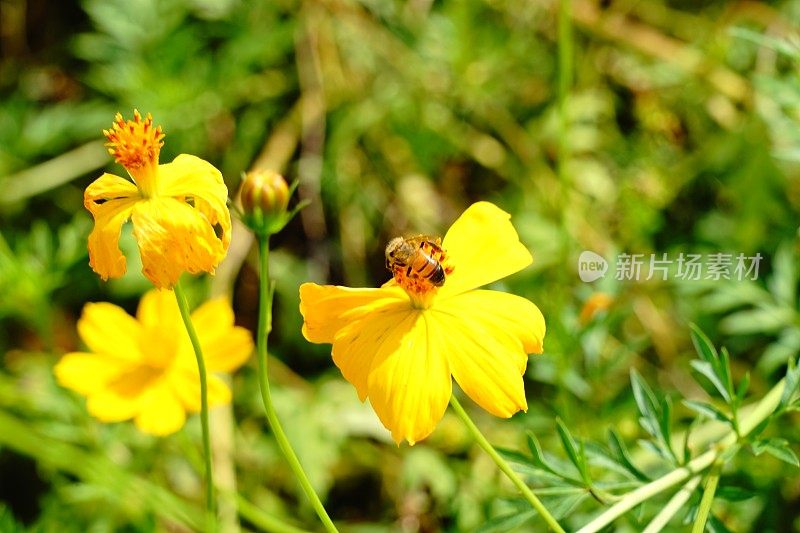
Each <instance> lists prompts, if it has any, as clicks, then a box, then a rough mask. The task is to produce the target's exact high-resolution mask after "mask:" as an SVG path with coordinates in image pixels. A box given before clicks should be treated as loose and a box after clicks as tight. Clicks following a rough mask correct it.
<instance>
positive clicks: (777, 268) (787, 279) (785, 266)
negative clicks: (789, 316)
mask: <svg viewBox="0 0 800 533" xmlns="http://www.w3.org/2000/svg"><path fill="white" fill-rule="evenodd" d="M767 286H768V287H769V290H770V292H771V293H772V294H773V295H774V296H775V300H777V301H778V302H779V303H782V304H783V305H785V306H787V307H789V308H794V302H795V301H796V299H797V260H796V257H795V253H794V251H793V246H791V245H787V244H786V243H784V244H783V245H781V246H780V247H779V248H778V251H777V252H775V255H774V256H773V258H772V276H771V277H770V279H769V281H768V282H767Z"/></svg>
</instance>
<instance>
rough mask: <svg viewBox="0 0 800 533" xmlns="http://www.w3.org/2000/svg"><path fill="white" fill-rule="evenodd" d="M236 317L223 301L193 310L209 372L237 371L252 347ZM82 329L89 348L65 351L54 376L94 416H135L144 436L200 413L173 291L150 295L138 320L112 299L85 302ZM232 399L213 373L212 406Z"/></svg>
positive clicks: (165, 431)
mask: <svg viewBox="0 0 800 533" xmlns="http://www.w3.org/2000/svg"><path fill="white" fill-rule="evenodd" d="M233 319H234V317H233V310H232V309H231V306H230V304H228V302H227V301H226V300H225V299H224V298H217V299H214V300H209V301H208V302H206V303H205V304H203V305H202V306H200V307H199V308H197V309H196V310H195V311H194V312H193V313H192V322H193V323H194V326H195V328H196V330H197V334H198V336H199V338H200V344H201V345H202V348H203V353H204V355H205V361H206V366H207V368H208V371H209V372H232V371H234V370H236V369H237V368H239V367H240V366H242V365H243V364H244V362H245V361H246V360H247V358H248V357H249V356H250V354H251V353H252V351H253V340H252V338H251V336H250V332H248V331H247V330H246V329H244V328H241V327H238V326H234V325H233ZM78 333H79V334H80V336H81V339H83V342H84V343H85V344H86V346H87V347H88V348H89V351H88V352H74V353H68V354H66V355H65V356H64V357H62V358H61V360H60V361H59V362H58V364H56V367H55V374H56V378H57V379H58V382H59V383H60V384H61V385H63V386H64V387H67V388H69V389H72V390H74V391H75V392H77V393H79V394H81V395H83V396H86V397H87V408H88V410H89V413H91V414H92V415H93V416H95V417H96V418H98V419H99V420H101V421H103V422H119V421H123V420H129V419H134V420H135V423H136V426H137V427H138V428H139V429H140V430H141V431H143V432H145V433H150V434H153V435H168V434H170V433H174V432H175V431H178V430H179V429H180V428H181V427H182V426H183V423H184V422H185V420H186V413H187V412H189V413H196V412H199V411H200V374H199V372H198V370H197V362H196V359H195V356H194V351H193V350H192V345H191V342H190V341H189V335H188V334H187V333H186V329H185V328H184V325H183V321H182V320H181V316H180V312H179V310H178V304H177V302H176V300H175V295H174V294H173V293H172V291H167V290H151V291H150V292H148V293H147V294H145V295H144V297H142V300H141V301H140V302H139V309H138V312H137V314H136V318H134V317H132V316H130V315H129V314H127V313H126V312H125V311H124V310H123V309H122V308H120V307H117V306H116V305H113V304H110V303H105V302H103V303H89V304H86V306H84V308H83V314H82V315H81V318H80V320H78ZM230 400H231V391H230V389H229V388H228V385H226V384H225V382H224V381H223V380H222V379H220V378H219V377H218V376H215V375H213V374H209V376H208V402H209V405H212V406H213V405H221V404H226V403H229V402H230Z"/></svg>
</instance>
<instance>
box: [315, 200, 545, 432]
mask: <svg viewBox="0 0 800 533" xmlns="http://www.w3.org/2000/svg"><path fill="white" fill-rule="evenodd" d="M510 218H511V217H510V215H509V214H508V213H506V212H504V211H502V210H501V209H499V208H498V207H497V206H495V205H493V204H491V203H489V202H478V203H476V204H473V205H472V206H470V207H469V208H468V209H467V210H466V211H465V212H464V213H463V214H462V215H461V217H459V219H458V220H456V221H455V223H454V224H453V225H452V227H451V228H450V229H449V231H448V232H447V234H446V235H445V237H444V239H443V240H442V241H441V244H439V241H438V240H437V239H436V238H435V237H433V238H431V237H422V238H419V237H418V238H416V239H413V240H411V245H412V247H414V246H416V247H417V251H412V250H411V249H410V248H409V247H407V246H406V243H407V241H406V240H401V241H392V242H393V243H394V244H390V246H389V247H388V248H387V266H389V267H390V270H392V272H393V274H394V275H393V278H392V279H391V280H389V281H388V282H387V283H385V284H384V285H383V286H382V287H380V288H377V289H376V288H349V287H339V286H332V285H317V284H315V283H304V284H303V285H301V286H300V312H301V313H302V314H303V318H304V323H303V335H304V336H305V338H306V339H307V340H309V341H310V342H315V343H330V344H332V345H333V349H332V355H333V361H334V363H335V364H336V366H337V367H339V369H340V370H341V371H342V374H343V376H344V378H345V379H347V380H348V381H349V382H350V383H352V384H353V385H354V386H355V388H356V391H357V392H358V396H359V398H360V399H361V401H365V400H366V399H369V400H370V403H371V405H372V407H373V409H374V410H375V413H376V414H377V415H378V418H379V419H380V420H381V422H382V423H383V424H384V426H386V428H387V429H389V430H390V431H391V434H392V438H393V439H394V440H395V441H396V442H397V443H400V442H401V441H403V440H407V441H408V442H409V443H410V444H414V443H415V442H418V441H419V440H421V439H424V438H425V437H427V436H428V435H430V433H431V432H432V431H433V430H434V428H435V426H436V424H437V423H438V422H439V420H440V419H441V418H442V416H443V415H444V411H445V409H446V408H447V404H448V401H449V400H450V396H451V394H452V379H451V376H452V377H453V378H455V380H456V382H457V383H458V384H459V386H460V387H461V389H462V390H463V391H464V392H465V393H466V394H467V395H468V396H469V397H470V398H472V400H474V401H475V402H476V403H477V404H478V405H480V406H481V407H483V408H484V409H485V410H487V411H488V412H490V413H492V414H494V415H496V416H499V417H503V418H508V417H510V416H512V415H513V414H514V413H516V412H518V411H520V410H527V407H528V405H527V401H526V399H525V388H524V384H523V380H522V375H523V374H524V373H525V368H526V367H527V364H528V354H531V353H541V352H542V349H543V347H542V341H543V339H544V334H545V323H544V317H543V316H542V313H541V312H540V311H539V308H538V307H536V305H534V304H533V303H532V302H530V301H529V300H527V299H525V298H522V297H520V296H516V295H513V294H508V293H503V292H499V291H492V290H482V289H479V287H482V286H483V285H486V284H489V283H492V282H493V281H496V280H498V279H501V278H504V277H506V276H508V275H510V274H513V273H515V272H518V271H520V270H522V269H523V268H525V267H526V266H528V265H529V264H530V263H531V262H532V257H531V254H530V252H528V250H527V248H525V246H523V245H522V243H520V241H519V237H518V236H517V232H516V231H515V230H514V227H513V226H512V225H511V222H510ZM421 254H422V255H421ZM398 257H399V259H400V261H399V262H398V261H397V258H398ZM437 264H438V266H439V267H441V268H442V272H440V271H439V268H437ZM409 267H411V268H409ZM440 278H441V279H440Z"/></svg>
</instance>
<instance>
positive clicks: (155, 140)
mask: <svg viewBox="0 0 800 533" xmlns="http://www.w3.org/2000/svg"><path fill="white" fill-rule="evenodd" d="M103 135H105V136H106V138H107V139H108V142H107V143H106V146H108V153H109V154H111V155H112V156H114V160H115V161H116V162H117V163H119V164H120V165H122V166H123V167H125V170H127V171H128V173H129V174H130V175H131V177H132V178H133V181H135V182H136V186H137V187H138V188H139V190H140V191H141V193H142V196H144V197H151V196H154V195H156V194H157V192H158V191H157V190H156V189H157V182H158V154H159V152H160V151H161V147H162V146H163V145H164V143H163V142H162V140H163V139H164V133H163V132H162V131H161V126H156V127H153V117H152V116H151V115H150V114H149V113H148V114H147V117H146V118H144V119H142V115H141V114H140V113H139V111H136V110H135V111H134V112H133V120H128V121H125V120H123V118H122V115H121V114H119V113H117V116H116V118H115V120H114V124H113V125H112V126H111V129H108V130H103Z"/></svg>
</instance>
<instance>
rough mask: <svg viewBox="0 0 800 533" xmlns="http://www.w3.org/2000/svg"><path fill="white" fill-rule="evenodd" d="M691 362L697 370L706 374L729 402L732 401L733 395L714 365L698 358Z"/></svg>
mask: <svg viewBox="0 0 800 533" xmlns="http://www.w3.org/2000/svg"><path fill="white" fill-rule="evenodd" d="M689 364H690V365H691V366H692V368H694V369H695V370H696V371H697V372H699V373H700V374H702V375H704V376H705V377H706V378H707V379H708V380H709V381H710V382H711V384H712V385H714V388H715V389H717V391H718V392H719V393H720V395H721V396H722V398H723V399H724V400H725V401H726V402H727V403H730V402H731V397H730V395H729V394H728V388H727V387H726V386H725V384H724V383H723V382H722V381H721V380H720V376H718V375H717V373H716V371H715V369H714V367H713V365H712V364H711V363H709V362H707V361H698V360H697V359H695V360H693V361H689Z"/></svg>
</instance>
